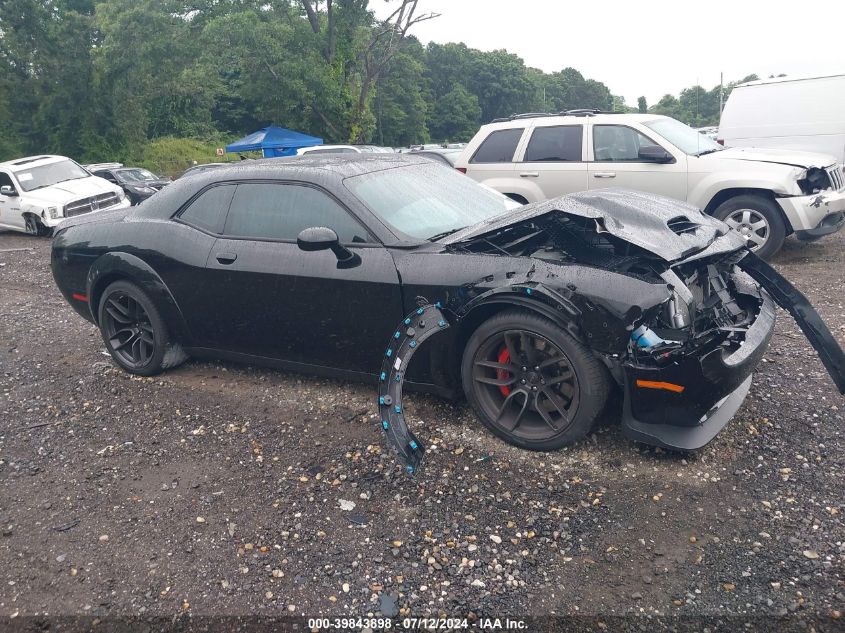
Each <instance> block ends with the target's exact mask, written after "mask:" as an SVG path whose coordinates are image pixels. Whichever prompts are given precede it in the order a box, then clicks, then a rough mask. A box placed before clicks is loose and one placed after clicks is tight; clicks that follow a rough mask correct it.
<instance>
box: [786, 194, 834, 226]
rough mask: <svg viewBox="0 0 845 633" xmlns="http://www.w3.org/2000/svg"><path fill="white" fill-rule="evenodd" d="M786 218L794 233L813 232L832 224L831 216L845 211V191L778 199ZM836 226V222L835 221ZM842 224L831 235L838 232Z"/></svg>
mask: <svg viewBox="0 0 845 633" xmlns="http://www.w3.org/2000/svg"><path fill="white" fill-rule="evenodd" d="M777 202H778V204H779V205H780V207H781V209H783V212H784V214H785V215H786V218H787V219H788V220H789V222H790V224H792V229H793V230H794V231H813V230H816V229H819V228H823V227H824V226H826V225H828V224H830V222H831V221H830V220H827V218H828V217H829V216H836V215H838V214H841V213H842V212H843V211H845V191H822V192H820V193H816V194H813V195H811V196H794V197H789V198H778V199H777ZM834 224H835V220H834ZM841 226H842V225H841V224H839V225H838V226H837V227H835V228H834V229H833V230H832V231H830V232H831V233H832V232H834V231H838V230H839V228H841Z"/></svg>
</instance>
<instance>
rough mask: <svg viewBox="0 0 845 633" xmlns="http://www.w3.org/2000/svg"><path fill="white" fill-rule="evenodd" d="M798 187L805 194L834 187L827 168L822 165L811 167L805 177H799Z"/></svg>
mask: <svg viewBox="0 0 845 633" xmlns="http://www.w3.org/2000/svg"><path fill="white" fill-rule="evenodd" d="M798 187H799V188H800V189H801V193H803V194H804V195H807V196H809V195H812V194H814V193H819V192H821V191H824V190H826V189H830V188H831V187H833V184H832V183H831V178H830V175H829V174H828V172H827V170H825V169H821V168H820V167H810V168H809V169H808V170H807V171H806V172H805V173H804V177H803V178H799V179H798Z"/></svg>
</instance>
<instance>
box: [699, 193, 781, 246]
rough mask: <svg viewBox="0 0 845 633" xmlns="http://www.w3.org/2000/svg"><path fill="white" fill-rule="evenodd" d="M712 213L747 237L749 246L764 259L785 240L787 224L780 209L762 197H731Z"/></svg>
mask: <svg viewBox="0 0 845 633" xmlns="http://www.w3.org/2000/svg"><path fill="white" fill-rule="evenodd" d="M713 216H714V217H716V218H718V219H720V220H722V221H723V222H724V223H725V224H727V225H728V226H730V227H731V228H732V229H734V230H736V231H739V232H740V233H741V234H742V235H743V236H744V237H746V238H747V239H748V247H749V248H750V249H751V250H752V251H753V252H754V253H756V254H757V256H758V257H761V258H762V259H769V258H770V257H772V256H773V255H774V254H775V253H777V252H778V251H779V250H780V248H781V246H783V241H784V239H786V225H785V224H784V221H783V216H782V215H781V213H780V210H779V209H778V208H777V205H776V204H775V203H774V202H773V201H772V200H769V199H768V198H764V197H763V196H755V195H742V196H736V197H734V198H730V199H729V200H726V201H725V202H723V203H722V204H720V205H719V206H718V207H716V211H714V213H713Z"/></svg>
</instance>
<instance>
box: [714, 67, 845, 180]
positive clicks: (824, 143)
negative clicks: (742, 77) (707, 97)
mask: <svg viewBox="0 0 845 633" xmlns="http://www.w3.org/2000/svg"><path fill="white" fill-rule="evenodd" d="M717 139H718V140H719V142H720V143H723V144H724V145H725V147H766V148H772V147H773V148H777V149H789V150H796V149H797V150H800V151H805V152H819V153H821V154H830V155H832V156H834V157H836V160H837V161H839V162H840V163H843V162H845V75H832V76H829V77H811V78H807V79H792V78H789V77H778V78H775V79H763V80H760V81H750V82H748V83H744V84H740V85H739V86H737V87H736V88H734V89H733V90H732V91H731V94H730V96H729V97H728V101H727V103H725V109H724V111H723V112H722V117H721V121H720V122H719V132H718V134H717Z"/></svg>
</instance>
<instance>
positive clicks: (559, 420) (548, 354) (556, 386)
mask: <svg viewBox="0 0 845 633" xmlns="http://www.w3.org/2000/svg"><path fill="white" fill-rule="evenodd" d="M514 356H516V358H514ZM461 376H462V381H463V386H464V393H465V394H466V397H467V400H469V402H470V404H471V405H472V407H473V408H474V409H475V412H476V413H477V414H478V417H479V418H480V419H481V422H482V424H484V426H486V427H487V428H488V429H490V430H491V431H492V432H493V433H495V434H496V435H498V436H499V437H500V438H502V439H503V440H505V441H506V442H508V443H509V444H513V445H515V446H519V447H521V448H527V449H530V450H537V451H551V450H556V449H559V448H561V447H563V446H566V445H568V444H572V443H574V442H577V441H578V440H580V439H582V438H583V437H584V436H586V435H587V433H588V432H589V430H590V428H591V427H592V425H593V422H595V420H596V418H597V417H598V416H599V414H600V413H601V412H602V410H603V409H604V406H605V404H606V402H607V397H608V393H609V391H610V383H609V380H608V375H607V370H606V369H605V367H604V366H603V365H602V364H601V363H600V362H599V361H598V359H596V357H595V356H594V355H593V354H592V353H591V352H590V350H589V349H587V348H586V347H585V346H584V345H583V344H581V343H580V342H579V341H577V340H576V339H574V338H573V337H572V336H570V335H569V334H568V333H566V332H564V331H563V330H562V329H561V328H560V327H558V326H556V325H555V324H554V323H552V322H551V321H549V320H548V319H546V318H544V317H541V316H539V315H537V314H534V313H532V312H528V311H526V310H507V311H505V312H502V313H500V314H497V315H496V316H494V317H492V318H490V319H489V320H487V321H485V322H484V323H482V324H481V325H480V326H479V327H478V329H477V330H476V331H475V332H473V334H472V335H471V336H470V338H469V341H467V345H466V348H465V349H464V354H463V360H462V363H461Z"/></svg>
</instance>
